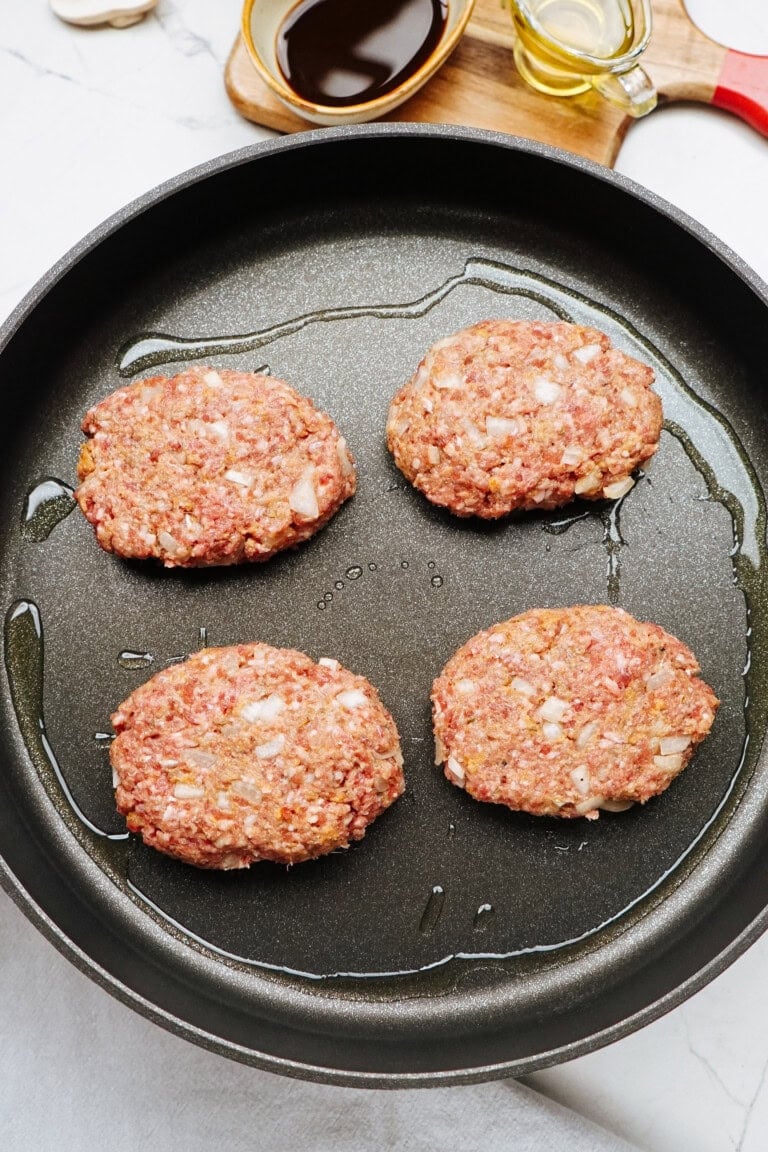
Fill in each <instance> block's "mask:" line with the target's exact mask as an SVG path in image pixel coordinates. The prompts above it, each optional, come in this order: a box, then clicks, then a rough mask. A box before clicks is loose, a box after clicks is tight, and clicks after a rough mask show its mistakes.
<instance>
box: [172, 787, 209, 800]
mask: <svg viewBox="0 0 768 1152" xmlns="http://www.w3.org/2000/svg"><path fill="white" fill-rule="evenodd" d="M173 794H174V796H175V797H176V799H177V800H199V798H200V797H201V796H205V788H198V787H197V786H196V785H195V784H175V785H174V788H173Z"/></svg>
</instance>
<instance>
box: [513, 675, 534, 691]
mask: <svg viewBox="0 0 768 1152" xmlns="http://www.w3.org/2000/svg"><path fill="white" fill-rule="evenodd" d="M511 686H512V688H514V690H515V692H522V694H523V696H535V695H536V689H535V688H534V686H533V684H529V682H528V681H527V680H523V679H522V677H520V676H515V678H514V680H513V681H512V685H511Z"/></svg>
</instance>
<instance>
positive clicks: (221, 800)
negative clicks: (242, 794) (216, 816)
mask: <svg viewBox="0 0 768 1152" xmlns="http://www.w3.org/2000/svg"><path fill="white" fill-rule="evenodd" d="M216 807H217V808H220V809H221V810H222V812H228V811H229V809H230V807H231V805H230V803H229V796H228V795H227V793H226V792H219V794H218V796H217V797H216Z"/></svg>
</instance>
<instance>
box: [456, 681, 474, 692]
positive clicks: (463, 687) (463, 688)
mask: <svg viewBox="0 0 768 1152" xmlns="http://www.w3.org/2000/svg"><path fill="white" fill-rule="evenodd" d="M474 690H475V682H474V680H459V681H458V682H457V684H456V691H457V692H459V693H461V695H462V696H468V695H469V694H470V692H474Z"/></svg>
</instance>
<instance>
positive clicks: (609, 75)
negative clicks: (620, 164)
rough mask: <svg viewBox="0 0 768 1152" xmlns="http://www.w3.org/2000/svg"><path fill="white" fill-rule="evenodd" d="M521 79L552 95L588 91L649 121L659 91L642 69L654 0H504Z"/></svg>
mask: <svg viewBox="0 0 768 1152" xmlns="http://www.w3.org/2000/svg"><path fill="white" fill-rule="evenodd" d="M506 3H507V5H508V7H509V8H510V10H511V13H512V19H513V21H514V25H515V30H516V32H517V40H516V42H515V49H514V51H515V63H516V64H517V67H518V71H519V72H520V75H521V76H522V77H523V79H524V80H525V81H526V82H527V83H528V84H530V85H531V86H532V87H533V88H536V89H537V90H538V91H539V92H546V93H547V94H548V95H551V96H576V95H578V94H579V93H580V92H586V91H588V90H589V89H590V88H595V89H597V91H598V92H600V93H601V94H602V95H603V96H605V97H606V99H608V100H610V101H611V102H612V103H614V104H618V105H620V106H621V107H622V108H624V109H625V110H626V111H627V112H628V113H629V114H630V116H645V115H646V113H648V112H651V111H652V110H653V109H654V108H655V107H656V99H657V97H656V90H655V88H654V86H653V83H652V81H651V80H650V78H649V77H648V76H647V75H646V73H645V72H644V71H643V69H642V68H641V67H640V66H639V64H638V59H639V57H640V55H641V54H642V52H643V51H644V49H645V47H646V45H647V44H648V40H649V39H650V35H651V27H652V16H651V6H650V0H506Z"/></svg>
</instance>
